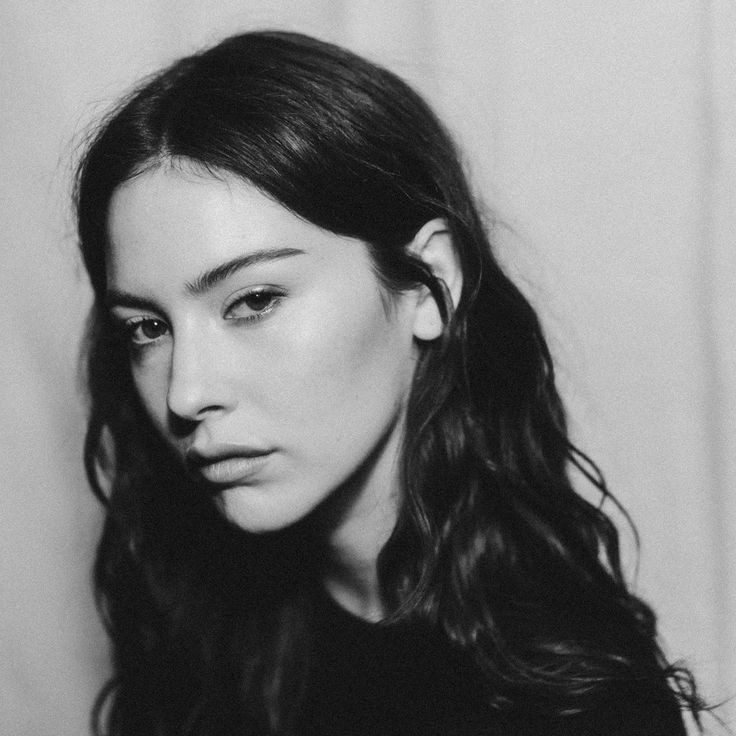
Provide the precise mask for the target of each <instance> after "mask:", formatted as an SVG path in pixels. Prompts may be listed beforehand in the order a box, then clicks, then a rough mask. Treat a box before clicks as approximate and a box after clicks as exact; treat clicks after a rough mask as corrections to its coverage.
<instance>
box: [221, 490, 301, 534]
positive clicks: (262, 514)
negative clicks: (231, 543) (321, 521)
mask: <svg viewBox="0 0 736 736" xmlns="http://www.w3.org/2000/svg"><path fill="white" fill-rule="evenodd" d="M275 500H276V499H275V498H274V493H273V491H272V492H271V493H270V494H269V495H268V496H266V497H264V495H263V494H262V493H260V492H259V491H258V490H257V489H255V488H253V487H247V486H246V487H236V488H228V489H227V490H225V491H222V492H221V493H220V494H219V495H218V496H217V501H216V503H217V508H218V509H219V511H220V513H221V514H222V515H223V516H224V517H225V518H226V519H227V520H228V521H229V522H230V523H231V524H234V525H235V526H237V527H238V528H239V529H242V530H243V531H244V532H248V533H250V534H268V533H270V532H278V531H281V530H283V529H287V528H288V527H290V526H292V525H293V524H296V523H297V522H299V521H301V520H302V519H303V518H304V517H305V516H307V515H308V514H309V511H310V510H311V509H305V510H304V511H303V513H302V512H300V509H299V507H298V506H297V505H296V504H294V503H275V502H274V501H275Z"/></svg>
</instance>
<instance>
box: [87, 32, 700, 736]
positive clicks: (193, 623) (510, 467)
mask: <svg viewBox="0 0 736 736" xmlns="http://www.w3.org/2000/svg"><path fill="white" fill-rule="evenodd" d="M179 159H184V160H187V161H190V162H195V163H196V164H197V165H199V166H201V167H203V168H204V169H205V170H209V171H212V172H213V173H214V174H217V172H229V173H231V174H234V175H236V176H238V177H241V178H242V179H244V180H246V181H248V182H250V183H252V184H254V185H255V186H256V187H258V188H259V189H260V190H261V191H262V192H264V193H265V194H267V195H268V196H270V197H273V198H274V199H275V200H277V201H278V202H280V203H281V204H283V205H284V206H285V207H287V208H288V209H289V210H291V211H293V212H294V213H296V214H297V215H299V216H301V217H303V218H304V219H306V220H308V221H309V222H311V223H314V224H316V225H318V226H320V227H322V228H325V229H327V230H330V231H332V232H334V233H338V234H342V235H349V236H352V237H355V238H359V239H361V240H363V241H365V242H366V243H368V244H369V248H370V250H371V253H372V257H373V261H374V264H375V270H376V273H377V276H378V278H379V279H380V281H381V283H382V284H383V286H384V288H385V289H386V291H387V292H388V293H390V292H392V291H393V292H395V291H397V290H401V289H405V288H408V287H412V286H416V285H417V284H425V285H426V286H427V287H429V289H430V290H431V291H432V293H433V295H434V296H435V298H436V299H437V301H438V304H439V305H440V306H441V308H442V311H443V313H444V317H445V323H446V324H445V330H444V334H443V336H442V338H441V339H438V340H436V341H434V342H432V343H428V344H426V345H424V346H423V348H422V353H421V357H420V359H419V362H418V365H417V369H416V373H415V379H414V384H413V389H412V393H411V396H410V399H409V403H408V410H407V411H408V415H407V425H406V433H405V437H406V439H405V443H404V450H403V469H402V478H403V486H404V501H403V506H402V509H401V512H400V515H399V519H398V522H397V524H396V527H395V530H394V532H393V534H392V536H391V538H390V540H389V541H388V543H387V544H386V546H385V548H384V549H383V551H382V553H381V555H380V559H379V572H380V584H381V592H382V595H383V598H384V601H385V603H386V605H387V608H388V610H390V611H391V615H390V617H389V620H388V621H389V623H390V622H393V621H399V620H410V619H418V620H422V621H424V622H425V623H428V624H429V625H431V626H433V627H435V628H436V629H437V630H438V631H440V632H443V635H444V636H446V637H447V639H448V640H449V641H450V642H451V645H453V646H455V647H457V648H458V649H459V650H462V651H464V652H465V653H466V655H467V658H468V660H469V661H471V662H472V663H473V664H474V666H475V667H476V668H477V671H478V673H479V676H480V677H481V678H485V680H486V681H487V683H488V688H487V692H488V702H489V704H490V705H491V706H493V707H496V708H498V709H509V708H511V709H512V708H514V707H517V706H519V705H523V706H524V707H526V708H529V709H532V710H538V711H539V712H540V713H554V714H556V715H562V714H566V713H575V712H578V711H581V710H585V709H586V708H588V707H590V704H591V703H593V702H595V699H596V698H598V697H599V696H601V694H604V693H606V692H610V691H611V690H613V689H616V688H619V689H623V690H625V689H626V688H627V687H630V686H631V685H632V683H637V685H636V687H638V688H643V689H644V690H646V692H648V693H650V694H652V695H654V696H656V697H661V698H665V699H667V698H669V699H670V700H671V701H674V699H675V697H677V698H678V699H679V700H681V701H682V702H683V703H684V704H685V705H687V706H689V707H690V708H691V709H692V710H693V711H694V712H695V713H696V714H697V710H698V708H699V701H698V699H697V696H696V695H695V691H694V685H693V683H692V678H691V677H690V676H689V674H688V673H687V671H685V670H681V669H677V668H675V667H673V666H670V665H668V664H667V662H666V661H665V659H664V656H663V654H662V652H661V650H660V648H659V647H658V644H657V641H656V629H655V618H654V615H653V613H652V611H651V610H650V608H649V607H647V605H645V604H644V603H643V602H642V601H641V600H639V599H638V598H637V597H635V596H634V595H633V594H632V593H631V592H630V591H629V589H628V587H627V584H626V582H625V580H624V577H623V575H622V571H621V567H620V561H619V549H618V534H617V531H616V528H615V527H614V525H613V523H612V522H611V521H610V519H609V518H608V516H607V515H606V514H605V513H604V511H603V510H602V508H601V506H602V503H603V501H605V500H606V499H610V498H611V497H610V494H609V492H608V490H607V488H606V486H605V483H604V481H603V478H602V476H601V474H600V473H599V471H598V469H597V468H596V466H595V465H594V464H593V463H592V462H591V461H590V460H589V459H588V458H587V457H586V456H585V455H583V454H582V453H581V452H580V451H579V450H578V449H576V447H575V446H574V445H573V444H572V443H571V442H570V440H569V438H568V433H567V429H566V422H565V413H564V410H563V406H562V404H561V401H560V398H559V395H558V393H557V390H556V388H555V380H554V370H553V365H552V361H551V358H550V354H549V351H548V348H547V344H546V342H545V339H544V336H543V334H542V330H541V327H540V324H539V321H538V319H537V316H536V314H535V312H534V310H533V309H532V308H531V306H530V305H529V303H528V302H527V300H526V299H525V298H524V296H523V295H522V294H521V293H520V291H519V290H518V289H517V288H516V287H515V286H514V285H513V284H512V283H511V282H510V281H509V279H508V278H507V277H506V276H505V275H504V273H503V272H502V270H501V269H500V267H499V265H498V263H497V262H496V260H495V259H494V257H493V255H492V251H491V248H490V245H489V242H488V235H487V233H486V229H485V227H484V223H483V222H482V220H481V217H480V216H479V213H478V208H477V207H476V205H475V203H474V199H473V196H472V194H471V192H470V190H469V187H468V184H467V181H466V178H465V176H464V173H463V171H462V167H461V165H460V163H459V158H458V154H457V151H456V149H455V146H454V144H453V142H452V140H451V138H450V136H449V135H448V134H447V132H446V131H445V129H444V128H443V126H442V125H441V123H440V122H439V121H438V120H437V118H436V117H435V115H434V114H433V112H432V111H431V110H430V109H429V108H428V106H427V105H426V103H425V102H424V101H423V100H422V99H421V98H420V97H419V96H418V95H417V94H416V93H415V92H414V91H413V90H412V89H410V88H409V87H408V86H407V85H406V84H405V83H404V82H402V81H401V80H400V79H399V78H398V77H396V76H395V75H393V74H392V73H390V72H388V71H386V70H384V69H382V68H380V67H378V66H376V65H374V64H371V63H369V62H368V61H366V60H364V59H361V58H360V57H357V56H355V55H353V54H351V53H349V52H347V51H345V50H343V49H340V48H338V47H336V46H333V45H330V44H327V43H323V42H320V41H317V40H314V39H311V38H308V37H306V36H302V35H298V34H289V33H280V32H259V33H246V34H243V35H239V36H236V37H233V38H230V39H227V40H225V41H224V42H222V43H220V44H219V45H217V46H215V47H214V48H211V49H209V50H207V51H204V52H203V53H199V54H195V55H193V56H190V57H187V58H184V59H182V60H180V61H178V62H176V63H175V64H173V65H172V66H171V67H169V68H168V69H166V70H164V71H163V72H161V73H159V74H156V75H155V76H153V77H151V78H150V79H148V80H146V81H145V83H144V84H143V85H142V86H141V87H140V88H139V89H137V90H136V91H134V92H133V93H132V94H131V95H130V96H129V97H128V98H127V99H125V100H124V101H123V102H122V104H121V105H120V106H119V107H118V108H117V109H116V110H115V111H114V112H113V113H112V114H111V115H110V116H109V118H108V119H107V120H106V121H105V122H104V123H103V125H102V126H101V127H100V129H99V132H98V133H97V134H96V136H95V137H94V138H93V140H92V141H91V142H90V144H89V146H88V148H87V150H86V153H85V155H84V158H83V160H82V162H81V165H80V167H79V171H78V178H77V189H76V205H77V213H78V226H79V235H80V242H81V250H82V254H83V258H84V263H85V265H86V268H87V270H88V272H89V276H90V278H91V282H92V286H93V288H94V293H95V303H94V306H93V310H92V319H91V324H90V343H89V359H88V370H89V384H90V389H91V395H92V411H91V417H90V421H89V430H88V435H87V443H86V455H85V457H86V464H87V470H88V474H89V477H90V481H91V483H92V486H93V489H94V490H95V492H96V493H97V495H98V496H99V498H100V500H101V501H102V502H103V503H104V504H105V507H106V509H107V516H106V522H105V527H104V532H103V536H102V539H101V542H100V545H99V550H98V555H97V561H96V567H95V581H96V589H97V594H98V600H99V604H100V607H101V610H102V612H103V615H104V618H105V621H106V624H107V627H108V630H109V632H110V635H111V637H112V641H113V643H114V666H115V674H114V677H113V679H112V680H111V682H110V683H109V684H108V686H107V687H106V688H105V689H104V690H103V692H102V693H101V694H100V697H99V699H98V704H97V709H96V721H97V728H98V732H102V731H104V732H106V733H109V734H112V735H114V736H124V735H129V734H130V735H132V734H141V733H150V734H161V735H163V734H177V735H178V736H182V735H185V734H202V735H204V734H208V735H214V734H230V733H235V732H236V731H241V730H242V729H243V728H246V729H247V727H248V726H250V727H251V728H252V729H253V731H254V732H256V733H279V734H281V733H289V731H290V729H291V727H292V725H293V723H294V719H295V718H296V717H297V714H298V709H299V703H300V699H301V697H302V695H303V692H304V687H305V681H306V676H307V667H308V664H307V663H308V655H309V648H310V610H311V606H312V600H313V597H314V593H315V589H316V587H317V580H318V575H319V562H320V556H319V543H318V540H316V539H315V538H314V537H313V535H311V533H310V532H311V530H310V528H309V523H308V520H305V521H304V522H300V523H299V524H298V525H297V526H296V527H294V528H292V529H288V530H286V531H285V532H282V533H278V534H269V535H265V536H253V535H249V534H246V533H245V532H243V531H242V530H239V529H236V528H234V527H233V526H232V525H230V524H229V523H228V522H227V521H225V520H224V519H223V518H222V517H221V515H220V514H219V513H218V512H217V511H216V509H215V508H214V507H213V505H212V503H211V501H210V500H209V499H207V498H205V497H204V496H203V494H200V493H198V492H197V489H196V488H195V487H193V485H192V481H190V480H189V479H188V477H187V476H186V474H185V473H184V472H183V469H182V468H181V466H180V463H179V462H178V461H177V460H176V459H175V458H174V457H173V456H172V455H171V454H170V452H169V450H167V448H166V446H165V444H164V442H163V440H162V438H161V437H160V436H159V435H158V433H157V432H156V431H155V430H154V428H153V427H152V425H151V422H150V421H149V419H148V417H147V416H146V414H145V412H144V411H143V409H142V407H141V404H140V403H139V400H138V397H137V395H136V392H135V390H134V386H133V383H132V380H131V376H130V371H129V365H128V357H127V353H126V349H125V347H124V345H123V344H122V343H121V341H120V340H119V339H118V338H117V336H116V332H115V330H114V329H113V326H112V324H111V322H110V320H109V317H108V315H107V313H106V311H105V308H104V300H105V290H106V275H105V252H106V249H107V230H106V228H107V210H108V205H109V202H110V198H111V196H112V194H113V192H114V190H115V189H116V187H118V186H119V185H120V184H121V183H122V182H125V181H127V180H129V179H131V178H133V177H135V176H136V175H137V174H139V173H141V172H143V171H145V170H146V169H147V168H149V167H154V166H156V165H159V164H161V163H166V162H175V161H177V160H179ZM438 217H439V218H444V220H445V221H446V223H447V226H448V229H449V231H450V233H451V236H452V238H453V242H454V244H455V247H456V249H457V253H458V256H459V258H460V262H461V265H462V270H463V276H464V283H463V290H462V295H461V298H460V300H459V303H458V305H457V307H456V308H455V309H453V307H452V304H451V302H450V300H449V299H448V296H447V294H446V289H445V288H443V285H442V284H441V283H440V282H438V281H437V280H436V279H435V278H434V277H433V276H432V273H431V272H430V271H429V270H428V269H427V268H426V267H424V266H423V264H422V263H421V261H418V260H417V259H415V258H413V257H412V256H411V255H410V254H409V253H408V252H407V249H406V247H405V246H406V244H407V243H409V242H410V241H411V239H412V237H413V236H414V235H415V233H416V232H417V231H418V230H419V228H420V227H421V226H422V225H423V224H424V223H426V222H427V221H429V220H432V219H434V218H438ZM572 473H575V474H577V475H579V476H580V477H581V478H584V479H587V481H588V482H589V483H590V485H591V487H592V488H593V489H594V490H595V491H596V493H597V494H598V496H599V499H600V503H591V502H589V501H587V500H585V499H584V498H583V497H582V496H580V495H579V494H578V493H576V492H575V490H574V488H573V485H572V481H571V474H572ZM305 546H308V547H309V548H310V549H309V554H305V553H304V551H305V550H304V548H305ZM266 571H267V572H266ZM673 693H674V694H673ZM103 713H104V714H105V717H104V718H103V717H102V714H103ZM103 721H104V723H103Z"/></svg>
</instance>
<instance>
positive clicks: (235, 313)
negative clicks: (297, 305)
mask: <svg viewBox="0 0 736 736" xmlns="http://www.w3.org/2000/svg"><path fill="white" fill-rule="evenodd" d="M284 296H285V294H284V292H283V291H281V290H278V289H275V288H273V287H270V286H269V287H265V286H259V287H256V288H252V289H249V290H248V291H245V292H240V293H239V294H236V295H235V298H234V299H233V300H232V301H231V302H230V303H229V304H228V305H227V306H226V308H225V312H224V317H225V319H237V320H244V321H255V320H259V319H262V318H263V317H265V316H266V315H267V314H268V313H269V312H271V311H272V310H273V309H274V308H275V307H276V306H277V305H278V303H279V302H280V301H281V300H282V299H283V298H284Z"/></svg>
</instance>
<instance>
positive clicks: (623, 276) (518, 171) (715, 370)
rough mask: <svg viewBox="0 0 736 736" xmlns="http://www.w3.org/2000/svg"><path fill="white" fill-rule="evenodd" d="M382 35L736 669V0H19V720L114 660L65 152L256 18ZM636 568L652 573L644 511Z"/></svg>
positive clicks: (50, 729) (86, 699)
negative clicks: (461, 157)
mask: <svg viewBox="0 0 736 736" xmlns="http://www.w3.org/2000/svg"><path fill="white" fill-rule="evenodd" d="M256 27H284V28H288V29H292V30H300V31H305V32H308V33H312V34H316V35H318V36H321V37H323V38H326V39H328V40H334V41H337V42H339V43H343V44H346V45H348V46H349V47H351V48H353V49H355V50H357V51H359V52H363V53H366V54H368V55H369V56H370V57H372V58H374V59H376V60H378V61H380V62H382V63H384V64H386V65H388V66H389V67H390V68H392V69H394V70H395V71H398V72H399V73H401V74H402V75H403V76H404V77H405V78H407V79H408V80H409V81H410V82H412V83H414V84H415V85H416V86H418V87H419V89H420V90H422V91H423V92H424V93H425V94H426V95H427V96H428V97H429V98H430V100H431V101H432V103H433V104H434V105H435V106H436V108H437V109H438V110H439V111H440V113H441V115H442V116H443V117H444V119H445V120H446V121H447V122H448V124H449V125H450V127H451V129H452V130H453V131H454V132H455V133H456V134H457V136H458V137H459V139H460V141H461V143H462V146H463V148H464V151H465V154H466V158H467V163H468V166H469V169H470V171H471V174H472V178H473V181H474V183H475V185H476V188H477V189H478V191H479V192H481V193H482V194H483V196H484V198H485V200H486V202H487V203H488V206H489V207H490V208H491V209H492V210H493V211H495V212H496V213H497V214H498V215H499V216H500V217H501V218H502V220H503V223H504V225H503V227H501V228H500V229H499V232H498V234H497V240H498V247H499V249H500V252H501V254H502V257H503V259H504V262H505V263H506V264H507V266H508V268H509V269H510V270H511V271H512V273H513V274H515V275H516V277H517V279H519V280H520V283H521V284H522V286H523V288H524V289H525V291H526V292H527V294H528V295H529V296H530V298H531V299H532V300H533V302H534V303H535V305H536V306H537V307H538V309H539V310H540V312H541V314H542V316H543V319H544V322H545V324H546V326H547V329H548V333H549V335H550V337H551V340H552V344H553V347H554V352H555V355H556V358H557V360H558V365H559V372H560V376H561V381H562V385H563V388H564V392H565V396H566V398H567V401H568V405H569V407H570V411H571V417H572V426H573V429H574V434H575V437H576V439H577V440H578V442H579V443H580V444H581V445H582V447H583V448H584V449H585V450H586V451H588V452H589V453H590V454H591V455H592V456H593V457H594V458H595V459H596V460H597V461H598V462H599V464H600V465H601V466H602V468H603V469H604V471H605V473H606V475H607V478H608V480H609V482H610V485H611V487H612V489H613V490H614V492H615V493H616V494H617V495H618V496H619V498H620V499H621V500H622V501H623V503H624V504H625V506H626V507H627V508H628V509H629V511H630V512H631V514H632V515H633V517H634V519H635V520H636V522H637V524H638V527H639V530H640V533H641V537H642V540H643V542H642V549H641V558H640V565H639V571H638V575H636V586H637V589H638V590H639V591H640V592H641V594H642V595H643V596H645V597H646V598H647V599H648V600H649V601H651V602H652V603H653V605H654V606H655V607H656V609H657V611H658V612H659V614H660V621H661V630H662V635H663V639H664V642H665V644H666V648H667V651H668V653H669V654H670V656H671V657H673V658H683V659H685V660H686V661H687V662H688V663H690V664H691V665H692V666H693V667H694V669H695V671H696V672H697V673H699V675H700V678H701V680H702V684H703V688H704V690H705V693H706V694H707V695H708V696H709V697H711V698H713V699H720V698H725V697H728V696H732V695H734V694H736V571H735V569H734V568H735V567H736V564H735V563H736V541H735V540H736V494H735V493H734V489H735V486H736V426H735V425H736V365H735V362H736V346H735V344H734V342H735V335H736V289H735V288H734V276H735V275H736V246H735V244H734V234H735V233H734V230H735V227H734V225H735V221H734V217H735V215H734V213H736V206H735V205H736V201H735V200H736V187H735V185H736V136H734V124H735V123H736V92H735V87H734V80H735V79H736V44H735V43H734V41H735V40H736V38H735V36H736V32H735V30H734V29H736V8H735V7H734V5H733V3H732V2H731V1H730V0H650V2H641V0H618V1H617V2H615V3H614V2H609V1H608V0H565V1H564V2H563V1H562V0H523V1H516V0H505V1H504V0H475V1H473V0H455V1H453V0H343V1H342V2H341V1H340V0H282V2H274V1H273V0H271V1H270V2H269V1H267V0H239V1H238V2H235V1H234V0H219V1H218V2H217V3H212V2H208V1H207V0H125V2H120V0H86V1H85V0H24V2H20V0H10V1H8V0H6V1H5V2H3V3H2V4H0V55H1V57H0V74H1V75H2V79H1V85H2V86H1V88H0V104H1V105H2V108H1V109H2V116H0V130H1V131H2V132H1V135H2V138H1V141H2V147H1V148H0V150H1V152H2V154H1V155H2V166H1V167H0V177H1V179H0V209H1V211H2V226H3V229H2V269H1V273H2V284H1V288H0V299H1V300H2V308H1V309H0V320H1V321H2V339H3V345H2V349H0V369H1V371H2V372H1V376H2V380H1V382H0V398H1V400H2V405H1V406H2V416H3V418H4V420H3V422H2V434H1V436H0V477H1V478H2V484H3V487H2V495H1V496H0V524H2V528H1V530H0V627H1V629H0V636H1V639H0V732H2V733H3V734H14V735H17V736H72V735H74V736H77V735H78V734H83V733H85V732H86V729H87V719H88V711H89V708H90V704H91V701H92V698H93V694H94V693H95V691H96V690H97V689H98V688H99V686H100V684H101V682H102V680H103V679H104V677H105V675H106V673H107V671H108V670H107V668H108V664H107V643H106V641H105V637H104V635H103V633H102V631H101V628H100V625H99V623H98V621H97V618H96V615H95V612H94V606H93V603H92V600H91V594H90V585H89V566H90V562H91V559H92V554H93V549H94V544H95V539H96V536H97V534H98V532H99V525H100V512H99V509H98V507H97V505H96V503H95V502H94V501H93V499H92V498H91V496H90V494H89V492H88V490H87V487H86V484H85V481H84V478H83V473H82V468H81V462H80V452H81V443H82V434H83V424H84V414H85V400H84V393H83V390H82V389H81V387H80V385H79V378H78V365H77V363H78V359H77V355H78V349H79V339H80V335H81V323H82V320H83V315H84V313H85V309H86V307H87V304H88V300H89V292H88V288H87V286H86V283H85V279H84V276H83V274H82V272H81V269H80V266H79V263H78V261H77V260H76V256H75V250H74V249H75V243H74V233H73V228H72V226H71V219H70V217H69V209H68V197H69V178H70V171H71V168H72V164H73V161H74V159H75V150H76V149H77V147H78V146H79V144H80V142H81V141H82V140H83V138H84V131H85V130H86V129H87V126H88V125H89V123H90V121H91V120H93V119H95V118H96V116H98V115H99V114H100V113H101V112H102V111H103V110H104V109H105V108H106V107H107V106H108V105H109V104H110V102H111V101H112V100H113V99H114V98H115V97H116V96H117V95H118V94H119V93H120V92H121V91H122V90H123V89H125V88H126V87H127V86H128V85H130V84H131V83H132V82H133V81H134V80H135V79H137V78H139V77H140V76H141V75H142V74H144V73H146V72H149V71H152V70H154V69H156V68H157V67H159V66H160V65H161V64H163V63H165V62H168V61H170V60H172V59H173V58H175V57H177V56H179V55H181V54H183V53H187V52H191V51H193V50H195V49H197V48H199V47H201V46H202V45H204V44H207V43H210V42H213V41H215V40H217V39H219V38H220V37H222V36H223V35H225V34H229V33H232V32H234V31H236V30H239V29H248V28H256ZM627 550H628V551H627V568H628V569H629V570H630V572H631V574H632V576H634V575H635V574H636V569H635V556H634V554H633V551H632V544H631V539H630V535H627Z"/></svg>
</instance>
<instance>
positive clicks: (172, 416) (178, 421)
mask: <svg viewBox="0 0 736 736" xmlns="http://www.w3.org/2000/svg"><path fill="white" fill-rule="evenodd" d="M168 424H169V431H170V432H171V434H172V435H173V436H174V437H177V438H181V437H187V436H188V435H190V434H191V433H192V432H193V431H194V429H195V428H196V426H197V425H198V424H199V420H198V419H188V418H186V417H182V416H179V414H176V413H175V412H173V411H171V410H170V411H169V414H168Z"/></svg>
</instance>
